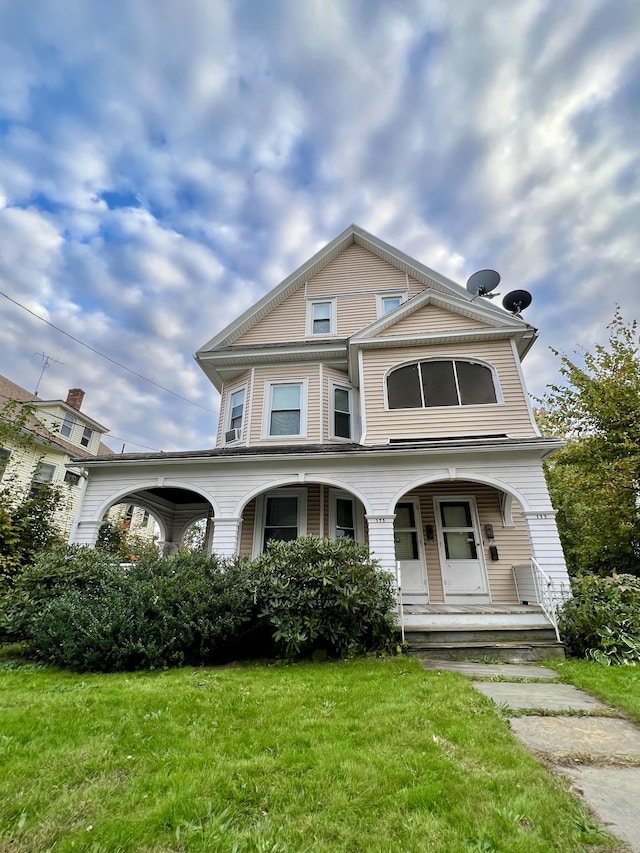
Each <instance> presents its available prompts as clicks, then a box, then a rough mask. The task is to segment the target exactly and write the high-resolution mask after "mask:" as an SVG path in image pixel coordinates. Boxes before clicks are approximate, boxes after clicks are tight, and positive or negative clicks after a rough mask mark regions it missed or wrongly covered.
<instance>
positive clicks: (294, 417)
mask: <svg viewBox="0 0 640 853" xmlns="http://www.w3.org/2000/svg"><path fill="white" fill-rule="evenodd" d="M268 391H269V394H268V399H269V407H268V418H267V430H266V434H267V435H268V436H270V437H277V436H289V437H293V438H300V437H301V436H303V435H304V432H305V430H306V423H305V417H304V410H303V397H304V383H303V382H274V383H271V384H269V385H268Z"/></svg>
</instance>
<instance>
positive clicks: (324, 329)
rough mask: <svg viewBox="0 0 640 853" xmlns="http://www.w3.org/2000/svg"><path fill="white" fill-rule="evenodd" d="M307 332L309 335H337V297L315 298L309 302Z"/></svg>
mask: <svg viewBox="0 0 640 853" xmlns="http://www.w3.org/2000/svg"><path fill="white" fill-rule="evenodd" d="M307 332H308V334H309V335H335V333H336V300H335V299H314V300H312V301H311V302H309V303H308V308H307Z"/></svg>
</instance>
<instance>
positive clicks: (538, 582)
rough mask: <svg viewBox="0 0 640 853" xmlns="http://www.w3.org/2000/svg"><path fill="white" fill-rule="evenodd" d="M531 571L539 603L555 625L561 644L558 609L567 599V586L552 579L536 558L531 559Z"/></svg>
mask: <svg viewBox="0 0 640 853" xmlns="http://www.w3.org/2000/svg"><path fill="white" fill-rule="evenodd" d="M531 571H532V574H533V583H534V585H535V589H536V599H537V602H538V604H539V605H540V607H541V608H542V612H543V613H544V615H545V616H546V617H547V619H548V620H549V622H551V624H552V625H553V629H554V631H555V632H556V637H557V639H558V642H560V631H559V629H558V608H559V607H560V605H561V604H562V602H563V601H564V600H565V599H566V597H567V596H566V590H565V584H558V583H556V582H555V581H554V580H553V579H552V578H550V577H549V575H548V574H547V573H546V572H545V571H544V569H543V568H542V566H541V565H540V563H539V562H538V561H537V560H536V559H535V557H532V558H531Z"/></svg>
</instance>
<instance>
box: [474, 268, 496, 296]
mask: <svg viewBox="0 0 640 853" xmlns="http://www.w3.org/2000/svg"><path fill="white" fill-rule="evenodd" d="M499 284H500V273H499V272H496V271H495V270H478V272H474V274H473V275H472V276H470V278H469V281H468V282H467V290H468V291H469V293H471V294H473V298H472V300H471V301H472V302H475V301H476V299H477V298H478V296H484V297H486V298H487V299H493V297H494V296H499V295H500V294H499V293H492V292H491V291H492V290H495V289H496V287H497V286H498V285H499Z"/></svg>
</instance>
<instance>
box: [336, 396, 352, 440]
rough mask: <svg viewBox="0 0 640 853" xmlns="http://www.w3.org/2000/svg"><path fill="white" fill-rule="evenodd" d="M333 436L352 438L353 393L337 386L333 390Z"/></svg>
mask: <svg viewBox="0 0 640 853" xmlns="http://www.w3.org/2000/svg"><path fill="white" fill-rule="evenodd" d="M333 435H334V437H335V438H351V391H350V390H349V388H340V387H339V386H337V385H335V386H334V388H333Z"/></svg>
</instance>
